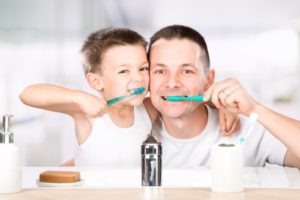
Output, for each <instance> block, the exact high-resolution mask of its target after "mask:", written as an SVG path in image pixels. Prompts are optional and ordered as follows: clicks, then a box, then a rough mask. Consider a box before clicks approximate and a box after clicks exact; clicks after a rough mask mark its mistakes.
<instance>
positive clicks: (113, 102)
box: [106, 87, 145, 106]
mask: <svg viewBox="0 0 300 200" xmlns="http://www.w3.org/2000/svg"><path fill="white" fill-rule="evenodd" d="M144 91H145V88H144V87H140V88H136V89H134V90H133V91H132V92H131V93H130V94H127V95H124V96H119V97H116V98H112V99H109V100H107V101H106V103H107V105H108V106H111V105H113V104H115V103H117V102H119V101H121V100H123V99H125V98H127V97H131V96H133V95H137V94H142V93H143V92H144Z"/></svg>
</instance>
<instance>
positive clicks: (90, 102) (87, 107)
mask: <svg viewBox="0 0 300 200" xmlns="http://www.w3.org/2000/svg"><path fill="white" fill-rule="evenodd" d="M78 105H79V107H80V109H81V111H82V112H83V113H84V114H85V115H86V116H87V117H89V118H95V117H102V116H103V114H104V113H106V112H107V104H106V101H105V100H104V99H101V98H99V97H96V96H94V95H91V94H87V93H84V94H81V95H80V97H78Z"/></svg>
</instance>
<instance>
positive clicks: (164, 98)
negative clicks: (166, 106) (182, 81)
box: [161, 95, 188, 102]
mask: <svg viewBox="0 0 300 200" xmlns="http://www.w3.org/2000/svg"><path fill="white" fill-rule="evenodd" d="M167 96H182V97H187V96H188V95H166V96H161V98H162V99H163V100H164V101H167V99H166V97H167ZM169 102H171V101H169ZM173 102H174V101H173Z"/></svg>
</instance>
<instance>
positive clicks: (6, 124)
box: [0, 114, 14, 143]
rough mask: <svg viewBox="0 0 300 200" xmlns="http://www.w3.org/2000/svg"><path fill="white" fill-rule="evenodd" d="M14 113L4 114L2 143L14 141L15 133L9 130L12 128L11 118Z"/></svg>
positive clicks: (0, 138) (0, 133)
mask: <svg viewBox="0 0 300 200" xmlns="http://www.w3.org/2000/svg"><path fill="white" fill-rule="evenodd" d="M11 117H13V115H7V114H6V115H3V119H2V125H3V131H1V132H0V143H13V142H14V135H13V133H12V132H11V131H10V130H9V128H10V119H11Z"/></svg>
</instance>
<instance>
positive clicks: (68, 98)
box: [20, 84, 106, 117]
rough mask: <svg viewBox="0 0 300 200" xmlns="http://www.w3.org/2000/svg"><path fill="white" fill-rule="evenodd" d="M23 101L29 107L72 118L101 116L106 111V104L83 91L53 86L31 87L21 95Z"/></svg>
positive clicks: (38, 85)
mask: <svg viewBox="0 0 300 200" xmlns="http://www.w3.org/2000/svg"><path fill="white" fill-rule="evenodd" d="M20 99H21V101H22V102H23V103H24V104H26V105H29V106H33V107H37V108H42V109H46V110H50V111H54V112H61V113H66V114H69V115H71V116H75V115H76V114H85V115H87V116H89V117H95V116H101V115H102V114H103V113H104V112H105V111H106V102H105V101H104V100H103V99H100V98H98V97H96V96H94V95H91V94H88V93H86V92H83V91H79V90H74V89H68V88H64V87H60V86H56V85H51V84H36V85H30V86H28V87H26V88H25V89H24V91H23V92H22V93H21V94H20Z"/></svg>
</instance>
